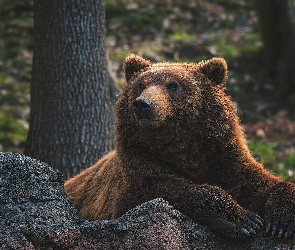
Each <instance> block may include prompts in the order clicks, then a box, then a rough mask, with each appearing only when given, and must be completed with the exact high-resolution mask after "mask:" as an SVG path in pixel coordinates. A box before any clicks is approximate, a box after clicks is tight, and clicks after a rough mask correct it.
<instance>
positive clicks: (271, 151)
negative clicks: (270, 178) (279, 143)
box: [248, 140, 295, 182]
mask: <svg viewBox="0 0 295 250" xmlns="http://www.w3.org/2000/svg"><path fill="white" fill-rule="evenodd" d="M248 145H249V149H250V150H251V151H252V152H253V155H254V157H255V156H257V157H256V158H258V160H259V161H261V162H262V163H263V164H264V166H265V167H266V168H268V169H269V170H270V171H272V172H273V173H274V174H275V175H277V176H280V177H282V178H283V179H285V180H288V181H292V182H295V154H290V155H287V156H283V157H279V154H278V153H277V150H276V146H274V145H272V144H271V143H267V142H264V141H262V140H254V141H250V142H249V144H248Z"/></svg>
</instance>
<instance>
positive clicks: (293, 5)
mask: <svg viewBox="0 0 295 250" xmlns="http://www.w3.org/2000/svg"><path fill="white" fill-rule="evenodd" d="M257 3H258V15H259V22H260V28H261V34H262V40H263V43H264V55H265V61H266V66H267V70H268V79H265V82H269V83H270V86H271V87H272V93H273V95H271V97H272V99H274V100H276V101H281V102H288V103H293V104H295V1H294V0H257ZM265 82H264V84H265Z"/></svg>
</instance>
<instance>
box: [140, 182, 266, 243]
mask: <svg viewBox="0 0 295 250" xmlns="http://www.w3.org/2000/svg"><path fill="white" fill-rule="evenodd" d="M155 179H156V180H155ZM155 179H154V180H153V181H152V180H147V181H148V182H149V185H146V186H145V190H142V191H143V197H144V199H145V200H151V199H154V198H163V199H165V200H167V201H168V202H169V203H170V204H171V205H172V206H174V207H175V208H176V209H178V210H179V211H181V212H182V213H184V214H185V215H187V216H189V217H190V218H192V219H193V220H195V221H197V222H201V223H204V224H207V225H209V226H210V227H211V228H212V229H213V230H215V231H217V232H218V233H221V234H223V235H225V236H226V237H229V238H245V237H247V236H250V235H251V234H256V232H257V231H258V230H260V229H261V228H262V227H263V219H262V218H261V217H260V216H258V215H257V214H255V213H253V212H251V211H249V210H246V209H244V208H243V207H241V206H240V205H239V204H238V203H237V202H236V201H235V200H234V199H233V198H232V197H231V196H230V195H229V194H228V193H227V192H226V191H224V190H223V189H221V188H219V187H217V186H211V185H207V184H202V185H195V184H193V183H191V182H189V181H187V180H186V179H182V178H177V177H173V176H165V177H164V176H162V178H160V179H159V177H158V178H157V177H156V178H155ZM151 183H153V184H151ZM147 186H148V187H147ZM151 194H152V196H151Z"/></svg>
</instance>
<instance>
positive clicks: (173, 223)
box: [0, 153, 295, 250]
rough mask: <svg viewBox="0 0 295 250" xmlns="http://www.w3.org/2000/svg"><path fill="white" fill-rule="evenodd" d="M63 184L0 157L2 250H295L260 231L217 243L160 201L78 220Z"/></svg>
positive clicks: (45, 168)
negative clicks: (101, 217) (99, 218)
mask: <svg viewBox="0 0 295 250" xmlns="http://www.w3.org/2000/svg"><path fill="white" fill-rule="evenodd" d="M63 182H64V181H63V177H62V176H61V174H60V173H59V172H58V171H57V170H54V169H53V168H51V167H50V166H49V165H47V164H46V163H42V162H40V161H37V160H34V159H31V158H30V157H26V156H24V155H20V154H17V153H0V249H5V250H6V249H221V250H223V249H227V250H228V249H229V250H230V249H265V250H266V249H281V250H283V249H295V241H294V240H293V241H292V240H288V241H277V240H274V239H271V238H270V237H268V236H265V235H264V234H263V232H261V233H260V234H259V235H257V236H256V237H252V238H249V239H247V240H243V241H230V240H228V239H224V238H221V237H220V236H219V235H216V234H214V232H212V231H210V229H209V228H207V227H205V226H202V225H200V224H197V223H194V222H193V221H192V220H190V219H189V218H188V217H186V216H185V215H183V214H181V213H180V212H179V211H177V210H175V209H174V208H173V207H172V206H170V205H169V204H168V203H167V202H165V201H164V200H162V199H160V198H159V199H155V200H152V201H149V202H146V203H144V204H142V205H140V206H138V207H135V208H134V209H132V210H130V211H129V212H127V213H126V214H124V215H123V216H122V217H120V218H119V219H117V220H109V221H80V220H79V218H78V214H77V211H76V209H75V208H74V207H73V206H72V205H71V203H70V202H69V200H68V198H67V196H66V194H65V192H64V189H63Z"/></svg>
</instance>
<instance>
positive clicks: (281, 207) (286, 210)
mask: <svg viewBox="0 0 295 250" xmlns="http://www.w3.org/2000/svg"><path fill="white" fill-rule="evenodd" d="M265 224H266V231H267V232H268V233H270V234H271V235H272V236H273V237H278V238H279V239H287V238H288V237H290V236H293V237H294V238H295V185H294V184H293V183H291V182H287V181H283V182H280V183H278V184H276V185H275V186H273V187H272V188H271V190H270V194H269V197H268V199H267V201H266V204H265Z"/></svg>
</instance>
